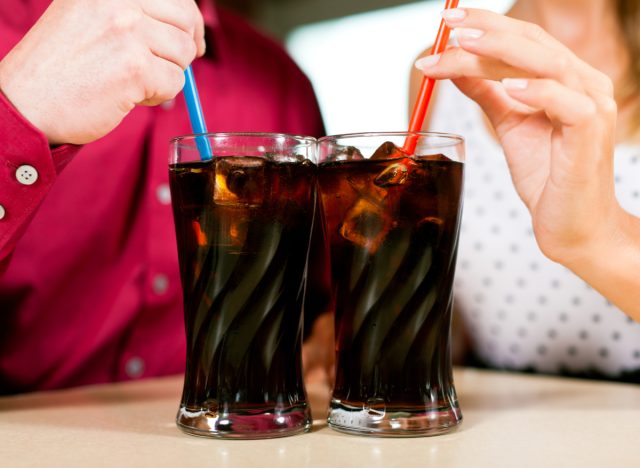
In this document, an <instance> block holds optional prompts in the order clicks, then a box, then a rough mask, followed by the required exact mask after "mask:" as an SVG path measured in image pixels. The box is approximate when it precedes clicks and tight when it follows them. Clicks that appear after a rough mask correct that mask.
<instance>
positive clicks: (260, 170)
mask: <svg viewBox="0 0 640 468" xmlns="http://www.w3.org/2000/svg"><path fill="white" fill-rule="evenodd" d="M265 164H266V162H265V160H264V159H262V158H254V157H249V156H246V157H236V156H228V157H223V158H216V160H215V169H216V176H215V184H214V190H213V200H214V202H215V203H217V204H218V205H248V206H259V205H261V204H262V201H263V199H264V194H265V173H264V171H265Z"/></svg>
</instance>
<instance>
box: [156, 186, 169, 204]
mask: <svg viewBox="0 0 640 468" xmlns="http://www.w3.org/2000/svg"><path fill="white" fill-rule="evenodd" d="M156 197H157V198H158V201H159V202H160V204H162V205H170V204H171V190H170V189H169V184H160V185H158V188H157V189H156Z"/></svg>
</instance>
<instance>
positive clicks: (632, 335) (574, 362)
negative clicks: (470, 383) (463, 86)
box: [431, 82, 640, 377]
mask: <svg viewBox="0 0 640 468" xmlns="http://www.w3.org/2000/svg"><path fill="white" fill-rule="evenodd" d="M438 86H439V93H438V98H437V100H436V102H435V103H434V104H435V108H434V117H433V120H432V127H431V129H432V130H434V131H444V132H452V133H459V134H462V135H463V136H464V137H465V139H466V151H467V162H466V167H465V200H464V213H463V219H462V226H461V235H460V244H459V253H458V265H457V271H456V275H457V276H456V282H455V285H456V286H455V287H456V290H455V300H456V307H457V309H459V310H460V311H461V312H462V314H463V317H464V319H465V321H466V322H467V323H468V324H470V330H471V334H472V341H473V344H474V346H475V352H476V354H477V355H478V356H479V357H480V358H481V359H482V360H483V361H485V362H486V363H487V364H488V365H490V366H493V367H496V368H509V369H514V370H517V369H531V368H533V369H535V370H537V371H540V372H549V373H556V372H561V371H562V372H576V373H582V372H593V371H596V372H600V373H602V374H605V375H608V376H611V377H615V376H616V375H619V374H620V373H622V372H628V371H633V370H637V369H640V324H637V323H635V322H634V321H633V320H630V319H629V317H627V316H626V315H625V314H624V313H622V312H621V311H620V310H618V309H617V308H616V307H615V306H613V305H612V304H611V303H610V302H608V301H607V300H606V299H605V298H604V297H602V296H601V295H599V294H598V293H597V292H596V291H595V290H593V289H592V288H591V287H589V285H587V284H586V283H585V282H584V281H582V280H581V279H580V278H578V277H577V276H575V275H574V274H573V273H572V272H570V271H569V270H568V269H566V268H564V267H562V266H561V265H558V264H556V263H554V262H552V261H550V260H548V259H547V258H546V257H544V255H543V254H542V253H541V252H540V250H539V248H538V246H537V244H536V241H535V237H534V233H533V229H532V226H531V218H530V216H529V213H528V212H527V210H526V207H525V206H524V204H523V203H522V201H521V200H520V198H519V197H518V194H517V193H516V191H515V189H514V188H513V184H512V182H511V177H510V175H509V171H508V168H507V165H506V162H505V159H504V155H503V153H502V149H501V148H500V146H499V145H498V144H497V143H496V142H495V141H494V140H493V137H492V136H491V135H490V134H489V133H488V132H487V130H486V128H485V126H484V122H483V119H482V117H481V112H480V110H479V109H478V107H477V106H476V105H475V104H474V103H473V102H471V101H470V100H468V99H467V98H465V97H464V96H463V95H462V94H460V93H459V91H458V90H457V89H456V88H455V87H454V86H453V85H452V84H451V83H450V82H441V83H439V85H438ZM615 180H616V194H617V196H618V199H619V201H620V203H621V204H622V206H623V207H624V208H625V209H626V210H628V211H630V212H631V213H633V214H636V215H640V146H631V145H618V146H617V148H616V155H615ZM461 285H464V286H461Z"/></svg>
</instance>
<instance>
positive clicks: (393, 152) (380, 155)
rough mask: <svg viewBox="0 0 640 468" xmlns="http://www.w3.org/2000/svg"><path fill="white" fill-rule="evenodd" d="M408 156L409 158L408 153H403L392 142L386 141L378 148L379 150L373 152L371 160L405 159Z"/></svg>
mask: <svg viewBox="0 0 640 468" xmlns="http://www.w3.org/2000/svg"><path fill="white" fill-rule="evenodd" d="M407 156H408V155H407V153H405V152H404V151H402V150H401V149H400V148H398V147H397V146H396V145H394V144H393V143H392V142H390V141H385V142H384V143H382V144H381V145H380V146H379V147H378V149H377V150H375V151H374V152H373V154H372V155H371V158H370V159H373V160H381V159H398V158H405V157H407Z"/></svg>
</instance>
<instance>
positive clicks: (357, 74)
mask: <svg viewBox="0 0 640 468" xmlns="http://www.w3.org/2000/svg"><path fill="white" fill-rule="evenodd" d="M218 3H219V4H220V5H223V6H225V7H227V8H228V9H231V10H234V11H235V12H236V13H239V14H240V15H242V16H244V17H246V18H248V19H249V20H250V21H251V22H252V23H253V24H255V25H256V26H257V27H258V28H260V29H261V30H263V31H264V32H266V33H267V34H269V35H270V36H272V37H274V38H275V39H277V40H279V41H281V42H282V43H283V44H284V45H285V47H286V48H287V50H288V51H289V53H290V54H291V56H292V57H293V58H294V60H295V61H296V62H297V63H298V65H299V66H300V67H301V68H302V69H303V70H304V72H305V73H306V74H307V76H308V77H309V79H310V80H311V82H312V83H313V86H314V89H315V91H316V94H317V96H318V100H319V102H320V108H321V110H322V115H323V117H324V120H325V125H326V128H327V133H328V134H337V133H350V132H361V131H385V130H387V131H394V130H406V127H407V125H408V115H409V102H408V101H409V98H408V87H409V85H408V83H409V72H410V70H411V67H412V64H413V61H414V60H415V58H416V57H417V56H418V54H419V53H420V52H421V51H422V50H424V49H425V48H427V47H429V46H430V45H431V42H432V41H433V40H434V39H435V35H436V32H437V29H438V24H439V21H440V15H439V13H440V11H441V10H442V8H443V6H444V0H423V1H420V2H416V1H407V0H404V1H403V0H218ZM512 3H513V0H462V2H461V6H466V7H475V8H486V9H489V10H493V11H497V12H501V13H502V12H505V11H507V9H508V8H509V6H510V5H511V4H512Z"/></svg>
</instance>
